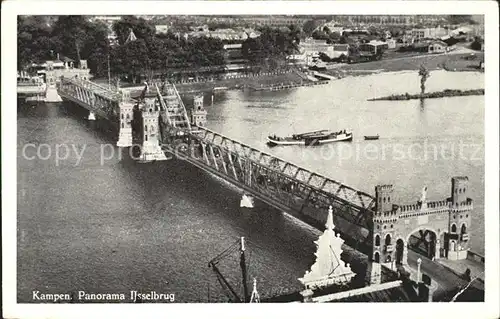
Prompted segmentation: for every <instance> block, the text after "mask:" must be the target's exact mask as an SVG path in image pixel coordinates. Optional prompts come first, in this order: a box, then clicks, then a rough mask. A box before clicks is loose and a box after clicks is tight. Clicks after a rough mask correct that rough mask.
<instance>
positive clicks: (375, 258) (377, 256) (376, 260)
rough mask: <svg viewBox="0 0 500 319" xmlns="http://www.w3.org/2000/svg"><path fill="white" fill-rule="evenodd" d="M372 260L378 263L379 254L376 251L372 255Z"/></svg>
mask: <svg viewBox="0 0 500 319" xmlns="http://www.w3.org/2000/svg"><path fill="white" fill-rule="evenodd" d="M373 260H374V261H375V262H376V263H378V262H380V254H379V253H378V251H376V252H375V254H374V255H373Z"/></svg>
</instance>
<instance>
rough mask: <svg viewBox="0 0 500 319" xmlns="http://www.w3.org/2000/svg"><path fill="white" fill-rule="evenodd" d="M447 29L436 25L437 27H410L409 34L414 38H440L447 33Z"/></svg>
mask: <svg viewBox="0 0 500 319" xmlns="http://www.w3.org/2000/svg"><path fill="white" fill-rule="evenodd" d="M448 33H449V32H448V29H445V28H442V27H441V26H438V27H437V28H423V29H411V30H410V31H409V34H410V35H411V36H412V37H413V38H414V39H415V40H420V39H440V38H442V37H445V36H447V35H448Z"/></svg>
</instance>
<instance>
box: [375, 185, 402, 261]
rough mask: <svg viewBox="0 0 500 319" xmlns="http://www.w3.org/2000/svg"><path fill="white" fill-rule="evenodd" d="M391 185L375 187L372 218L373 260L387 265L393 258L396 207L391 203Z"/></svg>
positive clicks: (392, 197)
mask: <svg viewBox="0 0 500 319" xmlns="http://www.w3.org/2000/svg"><path fill="white" fill-rule="evenodd" d="M393 192H394V188H393V186H392V185H379V186H376V187H375V201H376V209H375V216H374V218H373V256H372V259H373V261H374V262H380V263H381V264H385V265H387V266H388V267H390V266H391V264H392V263H393V262H394V260H395V240H396V228H395V224H396V223H397V219H398V216H397V209H396V208H395V206H394V205H393V199H394V196H393Z"/></svg>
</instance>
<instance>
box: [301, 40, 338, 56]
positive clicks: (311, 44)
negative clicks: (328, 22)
mask: <svg viewBox="0 0 500 319" xmlns="http://www.w3.org/2000/svg"><path fill="white" fill-rule="evenodd" d="M299 50H300V52H303V53H305V54H308V55H315V54H319V53H321V52H323V53H325V54H328V53H327V52H332V53H333V45H332V44H328V43H326V41H325V40H315V39H312V38H308V39H306V40H304V41H301V42H300V44H299Z"/></svg>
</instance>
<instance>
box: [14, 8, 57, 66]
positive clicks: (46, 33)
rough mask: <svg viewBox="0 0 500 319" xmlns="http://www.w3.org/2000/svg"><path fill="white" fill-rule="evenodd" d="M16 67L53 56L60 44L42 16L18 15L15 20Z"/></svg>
mask: <svg viewBox="0 0 500 319" xmlns="http://www.w3.org/2000/svg"><path fill="white" fill-rule="evenodd" d="M17 34H18V36H17V50H18V51H17V54H18V59H17V67H18V69H22V68H23V67H25V66H26V65H27V64H29V63H32V62H40V61H43V60H48V59H51V58H55V54H56V51H57V48H58V47H59V46H60V45H61V44H60V42H59V41H58V39H57V38H55V37H53V36H52V28H51V27H50V26H48V25H47V22H46V20H45V19H44V17H42V16H19V17H18V20H17Z"/></svg>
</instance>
